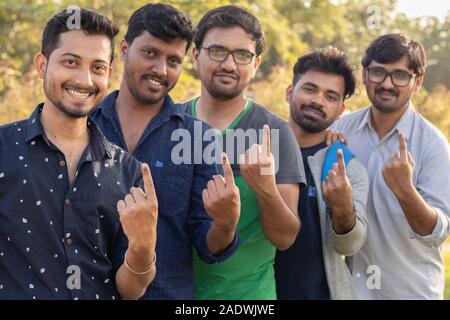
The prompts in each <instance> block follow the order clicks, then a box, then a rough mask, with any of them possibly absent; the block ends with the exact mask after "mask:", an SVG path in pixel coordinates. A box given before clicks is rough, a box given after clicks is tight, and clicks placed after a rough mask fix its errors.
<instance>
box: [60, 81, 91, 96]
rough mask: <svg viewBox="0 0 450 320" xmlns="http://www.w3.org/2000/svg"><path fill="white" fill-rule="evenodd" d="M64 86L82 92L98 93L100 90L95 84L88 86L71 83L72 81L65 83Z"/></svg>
mask: <svg viewBox="0 0 450 320" xmlns="http://www.w3.org/2000/svg"><path fill="white" fill-rule="evenodd" d="M64 88H65V89H67V90H75V91H81V92H86V93H89V94H93V93H94V94H97V93H98V92H99V91H100V90H99V89H98V88H97V87H94V86H92V87H87V88H86V87H83V86H80V85H79V84H70V83H69V84H65V85H64Z"/></svg>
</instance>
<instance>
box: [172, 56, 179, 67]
mask: <svg viewBox="0 0 450 320" xmlns="http://www.w3.org/2000/svg"><path fill="white" fill-rule="evenodd" d="M180 63H181V61H180V60H179V59H177V58H174V57H172V58H169V64H170V65H172V66H177V65H179V64H180Z"/></svg>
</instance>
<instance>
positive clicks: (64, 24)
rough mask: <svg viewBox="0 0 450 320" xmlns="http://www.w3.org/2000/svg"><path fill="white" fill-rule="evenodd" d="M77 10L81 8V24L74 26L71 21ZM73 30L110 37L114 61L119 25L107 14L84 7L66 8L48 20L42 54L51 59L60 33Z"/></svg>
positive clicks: (43, 37)
mask: <svg viewBox="0 0 450 320" xmlns="http://www.w3.org/2000/svg"><path fill="white" fill-rule="evenodd" d="M76 10H80V11H79V17H80V25H79V26H76V25H74V26H72V25H71V21H72V19H73V18H74V15H75V14H77V12H76ZM69 19H70V20H69ZM72 30H82V31H83V32H84V33H85V34H87V35H104V36H106V37H108V38H109V40H110V42H111V60H110V62H112V61H113V59H114V37H115V36H116V35H117V34H118V33H119V27H118V26H117V25H116V24H114V23H113V22H112V21H111V20H110V19H108V17H106V16H105V15H103V14H101V13H99V12H97V11H95V10H91V9H84V8H73V9H71V8H67V9H64V10H62V11H60V12H58V13H57V14H55V15H54V16H53V17H51V18H50V19H49V20H48V21H47V24H46V25H45V28H44V32H43V34H42V48H41V52H42V54H43V55H44V56H45V57H46V58H47V59H49V58H50V55H51V54H52V52H53V51H54V50H55V49H57V48H58V45H59V40H60V35H61V34H62V33H65V32H68V31H72Z"/></svg>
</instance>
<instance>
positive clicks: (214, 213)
mask: <svg viewBox="0 0 450 320" xmlns="http://www.w3.org/2000/svg"><path fill="white" fill-rule="evenodd" d="M222 166H223V172H224V176H221V175H215V176H213V179H212V180H210V181H209V182H208V185H207V188H206V189H204V190H203V193H202V199H203V205H204V207H205V210H206V212H207V213H208V215H209V216H210V217H211V219H212V220H213V221H214V222H213V224H212V226H211V228H210V229H209V231H208V234H207V237H206V243H207V246H208V250H209V252H211V253H212V254H213V255H218V254H220V253H221V252H223V251H225V249H226V248H228V247H229V246H230V244H231V243H232V242H233V239H234V238H235V234H236V227H237V224H238V222H239V217H240V214H241V200H240V196H239V189H238V187H237V186H236V185H235V183H234V177H233V170H232V169H231V166H230V161H229V160H228V157H227V155H226V154H225V153H223V154H222Z"/></svg>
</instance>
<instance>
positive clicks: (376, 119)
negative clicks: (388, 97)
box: [370, 102, 409, 140]
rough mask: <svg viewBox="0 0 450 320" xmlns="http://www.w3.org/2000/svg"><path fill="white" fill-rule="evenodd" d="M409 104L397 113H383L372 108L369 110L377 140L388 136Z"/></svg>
mask: <svg viewBox="0 0 450 320" xmlns="http://www.w3.org/2000/svg"><path fill="white" fill-rule="evenodd" d="M408 106H409V102H408V103H407V104H406V105H405V106H404V107H402V108H400V109H399V110H397V111H394V112H389V113H384V112H381V111H379V110H378V109H377V108H375V107H374V106H372V107H371V108H370V111H371V112H370V113H371V122H372V127H373V128H374V130H375V132H376V133H377V134H378V137H379V139H380V140H381V139H383V137H384V136H385V135H386V134H388V133H389V132H390V131H391V130H392V129H393V128H394V127H395V125H396V124H397V122H398V121H399V120H400V118H401V117H402V116H403V114H404V113H405V112H406V110H407V109H408Z"/></svg>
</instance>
